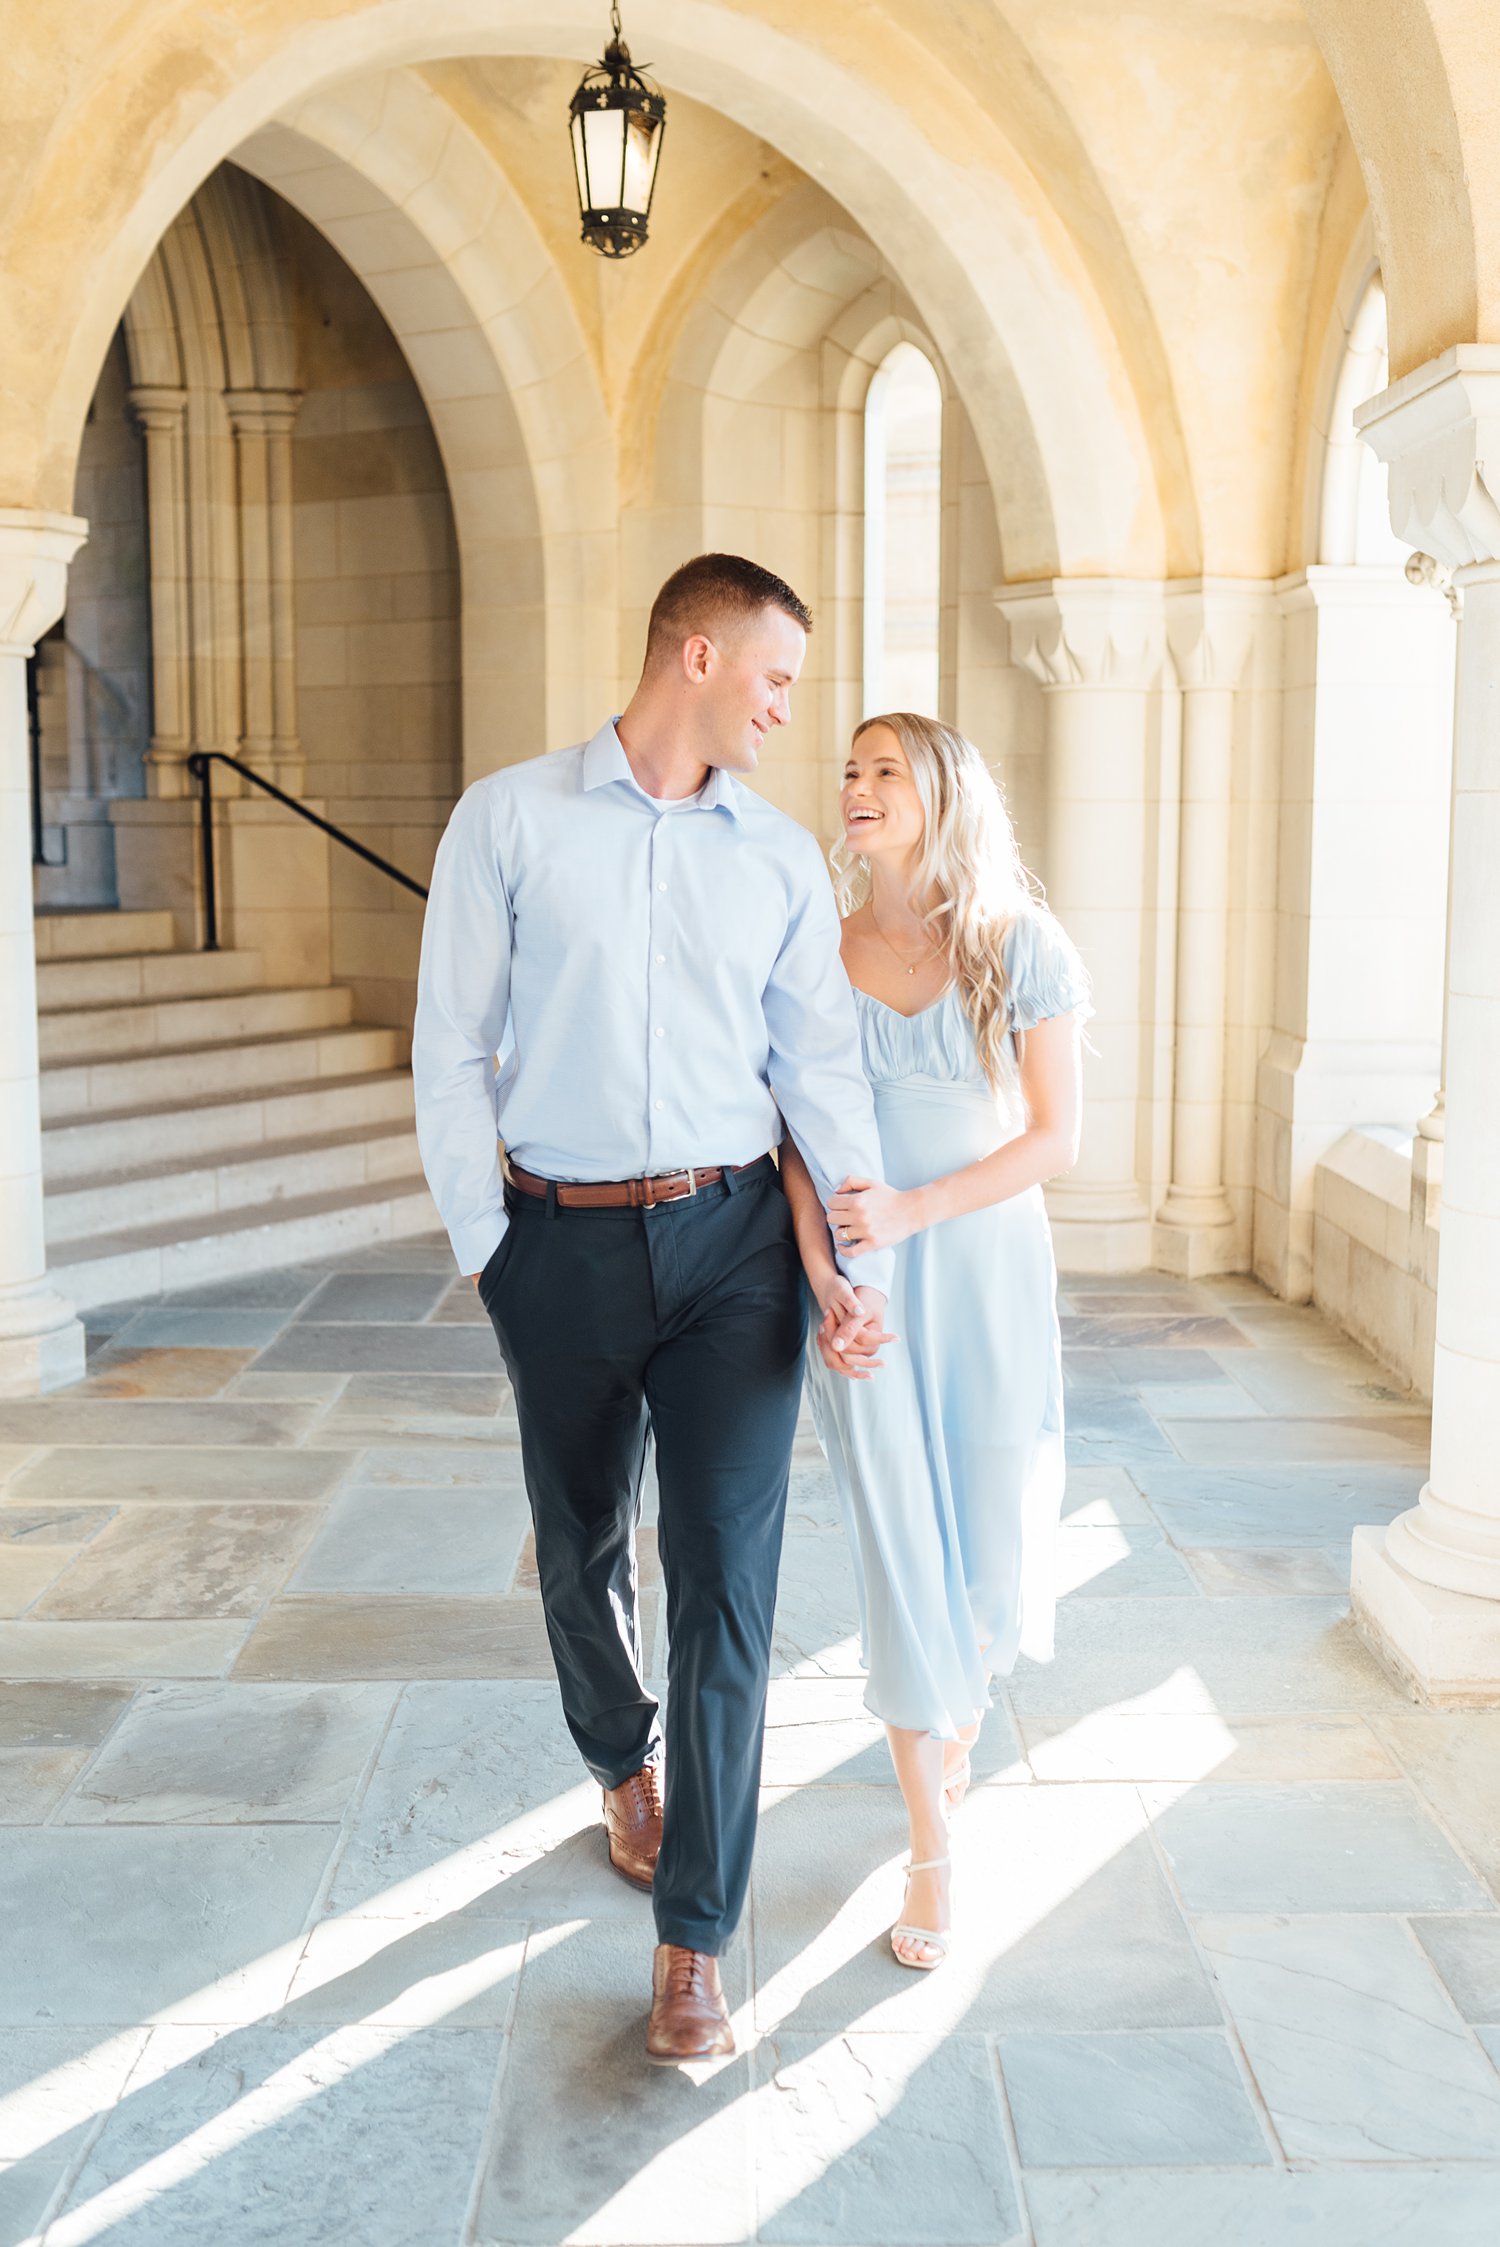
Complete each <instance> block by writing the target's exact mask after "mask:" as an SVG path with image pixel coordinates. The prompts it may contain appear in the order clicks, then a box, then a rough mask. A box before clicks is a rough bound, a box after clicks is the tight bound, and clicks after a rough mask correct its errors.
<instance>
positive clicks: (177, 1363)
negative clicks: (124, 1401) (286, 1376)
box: [69, 1336, 255, 1398]
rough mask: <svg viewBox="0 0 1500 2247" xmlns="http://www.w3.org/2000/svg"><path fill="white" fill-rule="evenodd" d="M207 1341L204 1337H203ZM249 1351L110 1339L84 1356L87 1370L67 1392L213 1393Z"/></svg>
mask: <svg viewBox="0 0 1500 2247" xmlns="http://www.w3.org/2000/svg"><path fill="white" fill-rule="evenodd" d="M204 1341H206V1337H205V1338H204ZM254 1355H255V1351H254V1350H253V1349H245V1348H241V1349H232V1350H228V1349H210V1348H207V1347H205V1346H204V1343H203V1342H200V1343H199V1344H198V1345H197V1346H196V1347H194V1348H191V1349H170V1348H166V1347H163V1346H162V1345H160V1344H151V1345H149V1346H147V1347H145V1348H140V1349H137V1348H134V1347H128V1348H127V1347H124V1346H122V1343H121V1340H120V1338H119V1337H118V1336H117V1337H115V1338H114V1339H113V1340H112V1341H111V1342H110V1343H109V1344H108V1346H107V1347H106V1348H105V1349H102V1350H98V1351H95V1352H94V1353H93V1354H92V1355H91V1356H90V1359H89V1372H88V1375H87V1377H86V1378H85V1379H84V1380H82V1381H77V1382H75V1383H74V1384H73V1387H72V1389H71V1390H70V1392H69V1394H70V1395H71V1396H73V1397H77V1398H86V1397H184V1398H192V1397H217V1396H222V1395H223V1393H224V1390H225V1389H226V1388H227V1387H228V1385H229V1383H230V1382H231V1381H232V1380H233V1379H234V1377H235V1375H236V1374H238V1373H243V1372H244V1370H245V1368H246V1367H247V1366H248V1365H249V1363H250V1361H251V1359H252V1358H253V1357H254Z"/></svg>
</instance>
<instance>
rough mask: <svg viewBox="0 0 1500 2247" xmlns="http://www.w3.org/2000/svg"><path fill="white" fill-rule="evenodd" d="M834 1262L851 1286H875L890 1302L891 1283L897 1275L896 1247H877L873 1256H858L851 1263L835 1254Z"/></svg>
mask: <svg viewBox="0 0 1500 2247" xmlns="http://www.w3.org/2000/svg"><path fill="white" fill-rule="evenodd" d="M834 1262H835V1263H836V1264H837V1265H838V1268H839V1270H840V1271H841V1272H842V1273H843V1275H844V1277H845V1279H846V1280H847V1281H848V1282H849V1285H850V1286H851V1287H873V1288H875V1289H877V1290H878V1291H879V1293H880V1294H882V1295H883V1296H884V1297H885V1299H886V1301H887V1302H888V1303H889V1301H890V1299H891V1283H892V1281H893V1280H894V1279H895V1277H896V1255H895V1251H894V1249H889V1248H877V1249H876V1250H875V1252H874V1254H873V1255H871V1256H857V1257H855V1259H854V1261H853V1262H852V1263H851V1262H850V1261H849V1259H848V1258H847V1257H843V1256H839V1255H837V1254H836V1255H835V1257H834Z"/></svg>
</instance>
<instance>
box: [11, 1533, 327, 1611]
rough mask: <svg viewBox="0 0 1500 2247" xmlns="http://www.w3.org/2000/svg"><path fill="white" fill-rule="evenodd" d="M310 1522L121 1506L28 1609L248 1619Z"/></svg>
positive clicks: (282, 1574) (283, 1572)
mask: <svg viewBox="0 0 1500 2247" xmlns="http://www.w3.org/2000/svg"><path fill="white" fill-rule="evenodd" d="M313 1526H314V1525H313V1522H312V1521H311V1519H310V1518H309V1515H308V1509H307V1508H306V1507H305V1506H282V1505H274V1504H261V1505H250V1506H240V1505H204V1504H199V1505H190V1506H159V1505H139V1506H131V1507H130V1508H128V1509H127V1510H126V1511H125V1512H122V1513H120V1514H118V1515H117V1516H116V1518H115V1519H114V1520H113V1521H112V1522H111V1523H110V1524H109V1525H108V1527H107V1528H105V1529H103V1530H101V1531H100V1533H99V1535H98V1536H97V1537H95V1538H94V1539H93V1540H92V1541H91V1542H90V1543H89V1544H88V1545H87V1546H86V1547H85V1548H84V1550H83V1551H82V1552H81V1553H80V1554H79V1556H78V1558H77V1559H76V1560H74V1561H71V1562H70V1563H69V1564H68V1566H67V1567H66V1568H65V1569H64V1570H63V1572H62V1574H61V1575H60V1576H59V1577H58V1579H57V1582H56V1583H55V1584H54V1585H52V1587H51V1588H50V1590H48V1591H47V1592H46V1593H45V1594H44V1596H43V1597H42V1598H40V1599H39V1600H38V1601H37V1602H36V1604H35V1606H34V1607H33V1608H32V1610H31V1613H32V1615H33V1616H34V1617H35V1618H36V1619H37V1620H38V1621H39V1622H91V1621H94V1620H95V1619H98V1620H100V1621H104V1620H107V1619H109V1618H119V1619H121V1620H123V1619H125V1618H129V1617H134V1618H135V1619H136V1620H139V1621H147V1622H155V1621H186V1620H190V1619H192V1618H194V1617H199V1616H210V1615H256V1614H258V1613H259V1612H260V1609H261V1608H262V1607H263V1606H264V1605H265V1603H266V1600H267V1599H268V1598H269V1597H270V1595H271V1593H272V1592H273V1591H275V1590H276V1589H277V1588H278V1586H279V1585H280V1584H281V1583H282V1582H283V1581H284V1580H285V1578H286V1576H287V1573H288V1571H289V1570H290V1569H291V1568H292V1567H293V1565H294V1564H295V1562H296V1561H297V1559H298V1557H299V1555H300V1554H301V1552H302V1549H303V1547H304V1546H305V1545H306V1543H307V1540H308V1538H309V1537H310V1536H311V1535H312V1531H313Z"/></svg>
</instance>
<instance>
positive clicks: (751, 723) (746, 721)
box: [689, 608, 807, 772]
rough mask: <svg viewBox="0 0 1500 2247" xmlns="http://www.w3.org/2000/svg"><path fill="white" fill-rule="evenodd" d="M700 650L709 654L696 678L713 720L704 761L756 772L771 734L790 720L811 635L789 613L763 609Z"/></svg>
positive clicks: (691, 650)
mask: <svg viewBox="0 0 1500 2247" xmlns="http://www.w3.org/2000/svg"><path fill="white" fill-rule="evenodd" d="M697 645H698V646H701V647H703V648H704V649H705V650H706V653H705V657H704V660H703V663H702V667H701V669H700V670H699V671H698V675H697V677H698V691H699V693H700V694H701V695H702V696H703V697H704V705H703V707H704V712H705V715H706V716H707V718H708V720H709V723H708V725H707V727H706V728H705V729H704V730H705V734H706V739H705V740H704V741H703V743H702V749H703V755H704V757H705V759H706V761H707V762H708V763H709V764H711V765H720V766H723V767H724V768H725V769H726V770H727V771H729V772H754V770H755V768H756V766H757V765H758V764H759V763H760V752H761V745H762V743H763V742H764V740H765V738H766V736H767V734H768V733H769V732H770V731H771V728H772V727H773V726H784V725H786V724H787V723H788V721H789V719H790V718H791V714H792V712H791V692H792V688H793V686H794V685H795V684H796V681H797V675H798V673H799V672H800V671H801V669H802V661H803V658H804V656H805V655H806V654H807V634H806V633H805V632H804V631H803V629H802V627H801V625H800V624H799V623H798V622H797V620H796V618H795V617H793V616H788V615H787V613H786V610H785V609H778V608H764V609H762V610H761V612H760V614H759V615H758V616H753V617H750V618H747V619H745V620H744V621H742V622H740V623H738V624H735V625H732V626H729V627H727V628H726V629H725V631H724V632H723V634H722V635H721V637H720V638H719V639H718V640H713V641H707V642H700V643H697ZM694 652H696V650H695V644H694V643H692V642H689V653H690V654H692V653H694Z"/></svg>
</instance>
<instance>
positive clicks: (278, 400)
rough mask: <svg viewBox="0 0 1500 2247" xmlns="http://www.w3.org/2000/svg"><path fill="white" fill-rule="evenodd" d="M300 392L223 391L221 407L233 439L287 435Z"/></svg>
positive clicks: (300, 396) (300, 400) (298, 401)
mask: <svg viewBox="0 0 1500 2247" xmlns="http://www.w3.org/2000/svg"><path fill="white" fill-rule="evenodd" d="M301 404H302V393H301V391H300V390H226V391H225V393H224V405H225V408H226V410H227V411H228V414H229V420H230V425H231V427H232V428H233V430H234V433H235V435H236V436H237V437H284V436H290V434H291V429H292V424H293V422H294V421H295V420H296V418H297V411H298V408H299V407H300V406H301Z"/></svg>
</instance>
